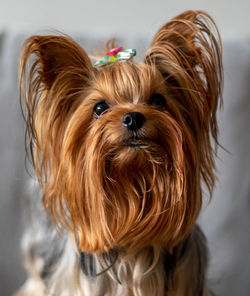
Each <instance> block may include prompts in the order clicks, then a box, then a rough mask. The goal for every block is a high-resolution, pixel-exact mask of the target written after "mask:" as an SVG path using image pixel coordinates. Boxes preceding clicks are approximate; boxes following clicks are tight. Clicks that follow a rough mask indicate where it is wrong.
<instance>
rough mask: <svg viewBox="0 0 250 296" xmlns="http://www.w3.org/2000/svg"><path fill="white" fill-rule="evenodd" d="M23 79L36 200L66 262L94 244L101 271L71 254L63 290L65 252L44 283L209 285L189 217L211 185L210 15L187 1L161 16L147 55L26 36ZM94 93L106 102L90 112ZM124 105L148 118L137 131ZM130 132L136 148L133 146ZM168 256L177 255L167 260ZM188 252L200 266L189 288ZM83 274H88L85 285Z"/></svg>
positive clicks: (216, 96) (218, 84)
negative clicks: (105, 59) (63, 235)
mask: <svg viewBox="0 0 250 296" xmlns="http://www.w3.org/2000/svg"><path fill="white" fill-rule="evenodd" d="M31 56H32V58H31ZM20 81H21V89H22V95H23V109H24V113H25V118H26V123H27V136H26V141H27V150H29V152H30V156H31V160H32V163H33V165H34V169H35V174H36V177H37V180H38V183H39V187H40V189H41V192H42V197H41V199H42V201H43V206H44V208H45V209H46V212H47V215H48V217H49V219H51V221H52V223H51V226H52V225H55V227H56V228H57V229H58V230H59V231H60V229H61V231H66V232H67V233H68V236H69V237H70V241H71V242H72V245H70V246H71V247H65V249H64V251H63V252H62V254H64V253H65V254H66V253H67V252H69V249H70V250H71V251H70V252H72V250H73V253H74V254H75V255H72V256H73V257H74V258H75V259H74V260H76V261H74V262H78V261H77V259H76V258H78V257H79V256H80V258H81V256H83V257H82V258H85V257H86V256H85V255H84V254H91V255H90V256H92V257H91V258H92V259H93V262H94V263H93V266H95V268H97V269H98V268H99V269H100V270H99V273H100V272H101V275H100V277H98V276H97V274H98V272H97V273H96V276H95V277H93V274H92V277H93V278H95V280H93V283H95V285H93V283H91V282H89V280H88V275H86V274H88V272H86V270H85V272H82V273H81V272H80V268H77V266H78V265H77V263H75V264H76V265H75V268H76V271H77V272H76V273H77V275H75V276H74V284H73V285H71V286H72V287H73V286H74V289H75V288H76V287H78V288H77V289H78V292H77V291H75V292H74V293H73V294H71V293H72V291H73V290H72V289H73V288H71V289H69V288H67V287H64V286H63V287H64V291H65V292H64V293H63V292H61V294H60V293H59V292H58V291H59V290H57V289H59V288H58V287H59V286H60V287H62V285H63V284H62V282H61V283H60V284H59V283H58V284H57V282H59V281H60V280H59V276H56V275H57V274H60V272H59V271H61V272H62V271H63V268H61V267H60V266H61V265H60V264H59V263H58V262H62V261H60V260H63V258H64V257H63V255H62V256H61V258H60V259H59V261H58V262H57V263H56V265H55V266H57V267H55V266H53V270H54V273H53V275H52V271H51V270H50V272H49V273H48V274H50V275H51V277H50V280H49V281H48V282H49V283H50V284H48V285H47V292H46V293H47V294H46V295H104V294H100V293H101V290H100V291H99V292H96V291H95V292H93V291H94V290H93V289H98V287H99V289H100V287H102V289H104V288H103V285H104V284H102V285H101V284H100V283H99V284H96V282H95V281H98V280H99V281H101V280H100V279H102V281H105V289H106V294H105V295H116V294H117V295H118V292H119V289H120V288H119V287H122V289H123V292H122V295H135V296H142V295H143V296H147V295H159V296H161V295H164V293H165V292H166V291H168V294H167V295H190V296H191V295H205V284H204V277H205V268H203V265H204V266H205V265H206V264H205V262H206V261H207V258H206V256H205V257H204V260H203V261H204V264H203V265H202V260H200V261H199V260H198V259H197V260H198V261H197V262H196V261H195V262H193V263H190V262H192V257H195V252H196V253H197V252H198V254H199V255H202V253H203V252H204V253H206V250H205V249H206V248H205V246H204V241H205V239H204V238H203V236H202V235H201V234H200V230H198V228H197V226H195V223H196V220H197V217H198V215H199V212H200V210H201V206H202V186H203V184H204V185H205V186H206V187H207V189H208V191H209V192H210V194H212V191H213V188H214V185H215V163H214V159H215V156H216V146H217V144H218V140H217V137H218V127H217V119H216V111H217V107H218V105H220V104H221V100H220V98H221V92H222V64H221V41H220V37H219V33H218V30H217V27H216V25H215V23H214V21H213V20H212V18H211V17H210V16H209V15H208V14H207V13H205V12H200V11H187V12H184V13H183V14H181V15H179V16H177V17H175V18H173V19H172V20H171V21H169V22H168V23H166V24H165V25H164V26H163V27H161V28H160V30H159V31H158V32H157V33H156V35H155V36H154V38H153V40H152V43H151V45H150V47H149V49H148V50H147V52H146V54H145V58H144V62H142V63H137V62H135V61H133V60H129V61H119V62H116V63H114V64H112V65H110V66H106V67H102V68H94V67H93V66H92V62H91V60H90V58H89V57H88V55H87V54H86V52H85V51H84V50H83V49H82V48H81V47H80V45H78V44H77V43H76V42H75V41H74V40H72V39H71V38H70V37H68V36H32V37H31V38H29V39H28V40H27V41H26V42H25V45H24V49H23V52H22V56H21V59H20ZM155 97H160V98H161V100H162V98H163V99H164V106H162V108H159V106H155V105H153V104H152V103H151V102H152V98H155ZM100 101H105V102H106V103H107V106H108V108H107V110H105V111H104V112H103V114H101V116H100V117H98V118H95V116H93V108H94V106H95V105H96V104H97V103H98V102H100ZM131 111H133V112H134V111H136V112H140V113H141V114H143V116H144V117H145V119H146V121H145V123H144V125H143V127H142V128H141V129H140V130H138V131H136V132H134V131H133V132H132V131H128V130H126V129H125V128H124V127H123V126H122V125H121V118H122V117H123V116H124V115H125V114H127V113H129V112H131ZM131 139H132V140H134V139H136V140H137V143H139V144H140V145H142V146H143V148H142V149H137V148H135V147H132V146H131V145H130V142H131ZM68 240H69V238H68V239H67V241H68ZM194 240H197V242H196V243H195V242H194ZM67 244H69V243H67ZM67 246H68V245H67ZM197 250H199V251H197ZM73 253H72V254H73ZM111 255H112V256H111ZM75 256H76V257H75ZM84 256H85V257H84ZM107 256H108V257H107ZM168 256H170V257H171V258H172V259H171V260H173V258H174V259H175V260H176V262H175V264H174V265H173V266H174V267H173V268H171V270H170V269H169V270H168V271H166V267H165V264H168V261H166V258H168ZM86 258H87V257H86ZM86 258H85V259H86ZM105 258H108V259H107V260H105ZM83 261H84V260H83ZM72 264H73V263H72ZM189 264H193V267H192V268H193V270H194V273H198V272H200V274H201V277H199V278H198V279H194V278H192V282H193V283H194V285H193V286H194V287H193V286H192V285H191V287H190V288H187V283H188V282H189V281H190V277H191V276H189V275H188V274H187V271H186V269H187V266H188V265H189ZM83 265H84V264H83ZM56 268H57V269H56ZM55 270H56V271H55ZM74 274H75V273H74ZM60 276H61V275H60ZM69 277H70V275H69ZM76 278H77V279H78V281H77V284H76V282H75V279H76ZM52 279H54V280H53V281H52ZM52 282H53V286H54V288H51V287H52V284H51V283H52ZM83 282H87V284H86V283H85V284H83ZM45 286H46V285H45ZM83 286H85V287H86V286H89V289H87V290H88V291H87V292H85V294H84V292H83V291H84V289H83V288H82V289H81V287H83ZM94 286H97V288H93V287H94ZM62 291H63V290H62ZM67 291H69V292H68V294H67ZM70 291H71V293H70ZM91 291H92V292H91ZM184 291H186V292H185V293H186V294H184ZM195 291H196V292H197V291H198V292H197V294H195V293H196V292H195ZM202 291H203V292H202ZM56 293H57V294H56ZM58 293H59V294H58ZM98 293H99V294H98ZM178 293H179V294H178ZM182 293H183V294H182ZM198 293H203V294H198Z"/></svg>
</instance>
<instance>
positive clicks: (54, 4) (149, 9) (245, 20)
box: [0, 0, 250, 38]
mask: <svg viewBox="0 0 250 296" xmlns="http://www.w3.org/2000/svg"><path fill="white" fill-rule="evenodd" d="M186 9H203V10H206V11H208V12H209V13H210V14H211V15H212V16H213V17H214V19H215V21H216V23H217V24H218V26H219V29H220V31H221V32H222V34H223V35H234V36H235V35H240V36H242V35H243V36H244V35H247V36H248V37H249V38H250V1H249V0H238V1H233V0H186V1H185V0H181V1H178V0H172V1H167V0H150V1H148V0H110V1H105V0H99V1H98V0H68V1H67V0H0V30H1V29H3V28H6V27H7V28H8V27H13V26H14V27H15V28H16V27H23V26H28V27H30V28H32V29H33V28H34V29H48V28H51V29H57V30H60V31H64V32H66V33H67V30H71V29H74V30H77V29H78V28H79V30H80V31H83V30H84V31H90V30H94V31H99V30H104V31H105V32H107V31H108V30H109V31H110V32H111V33H115V34H117V35H118V34H122V33H123V32H126V31H134V32H135V33H143V34H145V33H146V34H148V33H152V32H154V31H155V30H156V29H158V27H159V26H160V25H161V24H163V23H164V22H165V21H166V20H168V19H169V18H170V17H172V16H175V15H176V14H178V13H180V12H182V11H183V10H186Z"/></svg>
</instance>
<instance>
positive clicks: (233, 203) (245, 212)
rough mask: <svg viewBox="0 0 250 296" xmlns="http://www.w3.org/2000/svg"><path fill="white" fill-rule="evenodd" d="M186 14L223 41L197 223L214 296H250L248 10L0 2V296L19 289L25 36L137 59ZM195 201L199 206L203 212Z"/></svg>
mask: <svg viewBox="0 0 250 296" xmlns="http://www.w3.org/2000/svg"><path fill="white" fill-rule="evenodd" d="M186 9H203V10H206V11H207V12H208V13H209V14H211V16H212V17H213V18H214V19H215V21H216V23H217V25H218V27H219V30H220V32H221V34H222V40H223V48H224V55H223V62H224V79H225V82H224V108H223V110H222V111H221V112H219V114H218V117H219V128H220V143H221V144H222V146H224V147H225V148H226V149H227V150H228V151H229V152H225V151H224V150H222V149H219V157H218V159H217V167H218V182H217V186H216V189H215V192H214V196H213V199H212V202H211V203H210V204H209V205H208V206H204V211H203V212H202V214H201V217H200V223H201V225H202V227H203V229H204V231H205V234H206V236H207V238H208V244H209V248H210V253H211V256H210V257H211V260H210V271H209V279H210V283H211V286H212V287H213V289H214V291H215V293H216V295H220V296H235V295H237V296H247V295H250V270H249V269H250V233H249V232H250V156H249V153H250V2H249V0H238V1H228V0H227V1H226V0H221V1H218V0H210V1H205V0H203V1H202V0H199V1H198V0H197V1H196V0H189V1H185V0H182V1H172V2H171V1H167V0H165V1H164V0H154V1H145V0H123V1H122V0H116V1H113V0H112V1H96V0H91V1H86V0H82V1H81V0H71V1H66V0H43V1H41V0H22V1H18V0H8V1H5V0H0V295H1V296H9V295H11V294H12V292H13V291H15V290H16V289H17V288H18V287H19V286H20V285H21V284H22V283H23V281H24V280H25V277H26V275H25V271H24V269H23V267H22V257H21V252H20V247H19V245H20V239H21V235H22V231H23V226H22V225H23V220H24V218H25V217H24V215H23V208H24V206H25V196H26V194H27V183H28V180H29V177H28V175H27V174H26V172H25V166H24V157H25V151H24V123H23V119H22V116H21V112H20V105H19V95H18V82H17V68H18V57H19V54H20V51H21V46H22V44H23V42H24V40H25V39H26V38H27V37H29V36H30V35H31V34H46V33H54V32H55V30H58V31H61V32H64V33H67V34H69V35H72V36H73V37H74V38H75V39H76V40H77V41H78V42H80V43H81V44H82V46H83V47H84V48H85V49H86V50H87V52H88V53H89V54H93V51H94V50H97V49H100V48H102V46H103V45H104V43H105V41H106V40H107V39H109V38H111V37H116V38H117V39H118V44H121V45H124V46H125V47H132V48H136V49H137V52H138V55H137V59H142V58H143V54H144V52H145V50H146V49H147V47H148V45H149V43H150V40H151V38H152V36H153V34H154V33H155V32H156V30H157V29H158V28H159V27H160V26H161V25H162V24H163V23H165V22H166V21H167V20H169V19H170V18H171V17H173V16H175V15H177V14H179V13H181V12H182V11H184V10H186ZM206 200H207V199H206V197H205V204H207V203H206Z"/></svg>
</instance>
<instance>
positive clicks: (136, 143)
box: [124, 137, 153, 148]
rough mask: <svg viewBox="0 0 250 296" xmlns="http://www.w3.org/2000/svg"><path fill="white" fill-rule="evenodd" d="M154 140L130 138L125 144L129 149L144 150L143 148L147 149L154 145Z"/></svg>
mask: <svg viewBox="0 0 250 296" xmlns="http://www.w3.org/2000/svg"><path fill="white" fill-rule="evenodd" d="M152 142H153V141H152V140H149V139H146V138H145V139H141V138H139V137H132V138H129V139H127V140H126V141H125V142H124V145H125V146H127V147H132V148H143V147H146V146H148V145H150V144H151V145H152Z"/></svg>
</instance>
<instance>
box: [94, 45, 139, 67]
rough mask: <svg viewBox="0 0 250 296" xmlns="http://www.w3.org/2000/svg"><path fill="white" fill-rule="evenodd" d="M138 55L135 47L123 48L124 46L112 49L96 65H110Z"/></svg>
mask: <svg viewBox="0 0 250 296" xmlns="http://www.w3.org/2000/svg"><path fill="white" fill-rule="evenodd" d="M135 55H136V50H135V49H126V50H123V47H122V46H119V47H117V48H113V49H111V50H110V51H109V52H107V53H106V55H105V56H104V57H103V58H101V59H100V60H98V61H96V62H95V63H94V67H104V66H107V65H110V64H112V63H114V62H116V61H118V60H130V59H132V58H133V57H134V56H135Z"/></svg>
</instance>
